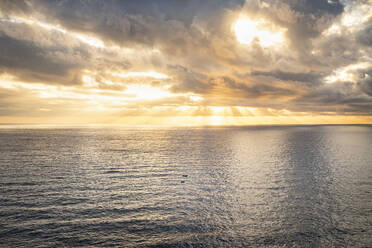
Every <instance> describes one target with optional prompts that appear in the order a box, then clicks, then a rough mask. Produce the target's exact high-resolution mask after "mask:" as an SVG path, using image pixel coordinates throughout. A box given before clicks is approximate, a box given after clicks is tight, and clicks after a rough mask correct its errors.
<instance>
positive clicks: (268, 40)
mask: <svg viewBox="0 0 372 248" xmlns="http://www.w3.org/2000/svg"><path fill="white" fill-rule="evenodd" d="M233 29H234V31H235V35H236V38H237V40H238V42H239V43H241V44H250V43H251V42H252V41H253V40H255V39H257V40H258V41H259V43H260V44H261V46H263V47H271V46H277V45H280V44H282V43H283V42H284V38H283V31H282V30H280V29H278V28H277V27H275V30H274V27H273V25H272V24H270V23H268V22H266V21H265V20H264V19H260V20H257V21H253V20H251V19H249V18H240V19H238V20H237V21H236V22H235V24H234V26H233Z"/></svg>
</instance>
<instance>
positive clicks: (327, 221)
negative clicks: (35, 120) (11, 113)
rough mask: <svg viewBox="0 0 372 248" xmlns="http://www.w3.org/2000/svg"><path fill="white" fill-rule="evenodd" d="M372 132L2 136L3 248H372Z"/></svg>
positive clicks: (88, 130) (100, 130)
mask: <svg viewBox="0 0 372 248" xmlns="http://www.w3.org/2000/svg"><path fill="white" fill-rule="evenodd" d="M371 147H372V126H369V125H363V126H358V125H354V126H322V125H318V126H265V127H200V128H196V127H193V128H157V127H151V128H150V127H148V128H146V127H141V128H136V127H130V128H129V127H75V128H69V127H58V128H53V127H38V128H28V127H27V126H23V127H13V126H11V125H10V126H6V127H2V128H0V185H1V187H0V199H1V201H0V247H372V148H371Z"/></svg>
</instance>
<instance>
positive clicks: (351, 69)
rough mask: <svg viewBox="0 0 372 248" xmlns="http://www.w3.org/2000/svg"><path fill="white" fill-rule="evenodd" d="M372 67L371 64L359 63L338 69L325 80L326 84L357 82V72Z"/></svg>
mask: <svg viewBox="0 0 372 248" xmlns="http://www.w3.org/2000/svg"><path fill="white" fill-rule="evenodd" d="M370 65H371V63H367V62H365V63H357V64H352V65H348V66H345V67H341V68H338V69H336V70H334V71H333V73H332V74H331V75H329V76H327V77H325V78H324V80H325V82H326V83H334V82H337V81H349V82H354V81H355V77H356V75H355V71H356V70H360V69H366V68H368V67H369V66H370Z"/></svg>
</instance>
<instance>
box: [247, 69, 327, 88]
mask: <svg viewBox="0 0 372 248" xmlns="http://www.w3.org/2000/svg"><path fill="white" fill-rule="evenodd" d="M251 75H252V76H266V77H273V78H276V79H279V80H282V81H295V82H304V83H309V84H314V85H318V84H320V82H321V79H322V78H323V77H324V75H322V74H320V73H314V72H309V73H292V72H285V71H279V70H276V71H253V72H252V73H251Z"/></svg>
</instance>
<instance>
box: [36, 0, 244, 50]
mask: <svg viewBox="0 0 372 248" xmlns="http://www.w3.org/2000/svg"><path fill="white" fill-rule="evenodd" d="M31 3H32V8H33V11H34V12H35V13H36V14H37V13H42V14H43V15H44V17H45V18H47V19H48V20H49V21H51V22H53V23H59V24H61V25H62V26H64V27H66V28H68V29H70V30H76V31H79V32H86V33H91V34H94V35H97V36H99V37H100V38H102V39H104V40H106V41H111V42H114V43H116V44H119V45H134V44H136V45H138V44H145V45H154V44H156V43H157V42H161V41H164V40H165V39H168V38H169V35H170V34H171V33H168V32H169V31H172V29H173V28H175V27H174V26H177V25H180V24H181V25H183V26H181V28H185V31H187V29H188V28H189V27H190V26H191V25H192V23H193V20H194V19H195V18H209V19H213V20H215V21H218V20H219V19H218V16H220V15H222V14H224V11H225V9H226V8H235V7H237V6H238V5H242V4H243V1H241V0H240V1H237V0H236V1H223V0H219V1H215V0H206V1H197V0H192V1H173V0H161V1H148V0H137V1H119V0H108V1H98V0H93V1H84V0H81V1H77V0H68V1H44V0H36V1H32V2H31ZM175 22H176V23H175ZM177 23H179V24H177Z"/></svg>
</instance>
